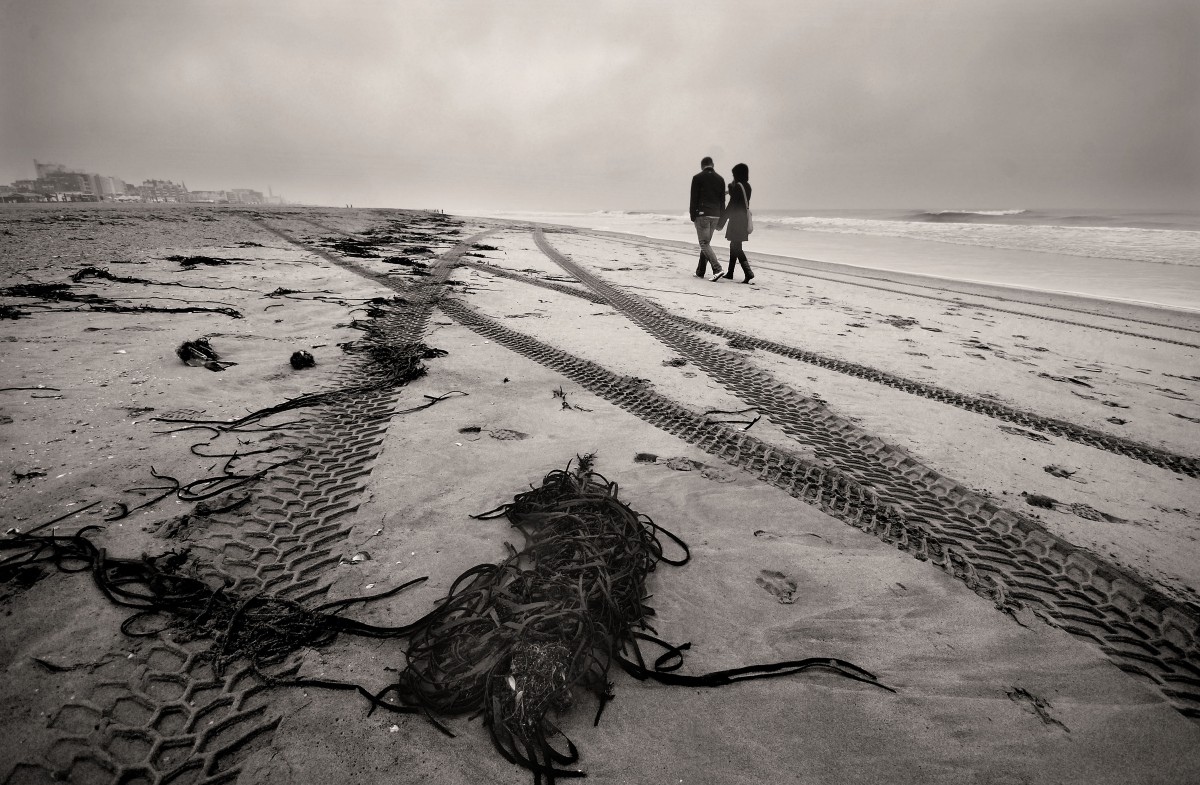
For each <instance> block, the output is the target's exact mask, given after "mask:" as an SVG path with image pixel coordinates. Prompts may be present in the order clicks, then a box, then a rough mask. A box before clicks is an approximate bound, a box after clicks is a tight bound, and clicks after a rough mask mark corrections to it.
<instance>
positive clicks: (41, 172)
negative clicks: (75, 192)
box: [33, 158, 67, 180]
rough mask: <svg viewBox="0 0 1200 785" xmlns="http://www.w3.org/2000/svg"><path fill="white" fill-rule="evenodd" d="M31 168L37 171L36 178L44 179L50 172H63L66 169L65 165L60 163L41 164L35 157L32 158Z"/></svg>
mask: <svg viewBox="0 0 1200 785" xmlns="http://www.w3.org/2000/svg"><path fill="white" fill-rule="evenodd" d="M33 168H34V171H36V172H37V179H39V180H45V179H47V178H49V176H50V175H52V174H63V173H65V172H66V171H67V167H65V166H63V165H62V164H43V163H40V162H39V161H38V160H37V159H36V158H35V159H33Z"/></svg>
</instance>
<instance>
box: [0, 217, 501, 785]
mask: <svg viewBox="0 0 1200 785" xmlns="http://www.w3.org/2000/svg"><path fill="white" fill-rule="evenodd" d="M250 220H252V222H253V223H255V224H256V225H257V226H259V227H261V228H262V229H264V230H266V231H268V232H270V233H272V234H274V235H276V236H278V237H281V238H283V239H284V240H286V241H287V242H289V243H294V244H296V245H299V246H301V247H303V248H305V249H306V250H308V251H311V252H313V253H316V254H317V255H319V256H320V257H321V258H323V259H325V260H326V261H328V262H330V263H332V264H335V265H337V266H338V267H341V268H344V269H347V270H350V271H352V272H355V273H357V274H359V275H364V276H366V277H369V278H371V279H372V280H375V281H377V282H379V283H381V284H383V285H384V286H387V287H388V288H391V289H393V290H397V291H401V292H402V293H403V294H404V296H405V299H406V301H407V303H408V306H407V307H405V308H403V309H402V310H393V312H392V313H391V314H389V315H388V316H386V317H383V318H382V319H381V320H380V322H379V323H378V325H377V326H379V327H380V334H381V335H383V336H384V337H385V338H386V339H387V340H388V341H389V342H392V343H395V344H397V345H405V344H409V343H415V342H416V341H417V340H419V338H420V337H421V336H422V335H423V334H424V333H425V331H426V328H427V326H428V322H429V318H430V316H431V315H432V313H433V310H434V305H435V303H436V301H437V299H438V298H439V297H440V296H441V293H442V289H443V288H444V283H445V281H446V279H447V278H448V276H449V274H450V272H451V271H452V270H453V267H454V263H455V262H456V261H457V259H458V258H459V257H460V256H461V255H462V254H463V253H464V252H466V251H467V250H470V244H471V243H472V242H475V241H477V240H478V239H480V238H482V237H483V236H485V235H486V234H488V232H484V233H481V234H477V235H474V236H472V237H470V238H468V239H467V240H465V241H463V242H460V243H458V244H456V245H455V246H454V247H453V248H451V249H450V250H449V251H447V252H446V253H445V254H442V255H441V257H439V259H438V260H437V262H436V263H435V264H434V265H433V266H431V268H430V273H431V274H430V276H429V277H427V278H425V279H423V280H422V281H421V284H420V285H417V286H408V287H400V286H398V285H397V284H396V282H394V281H388V280H386V278H384V277H380V276H376V275H372V274H371V273H370V271H369V270H367V269H366V268H364V267H362V266H361V265H358V264H356V263H354V262H350V261H347V260H344V259H339V258H336V257H333V256H332V255H330V254H327V253H325V252H324V251H322V250H321V249H318V248H316V247H314V246H311V245H309V244H306V243H303V242H300V241H297V240H295V239H293V238H291V237H290V236H289V235H288V234H287V233H285V232H282V231H280V230H278V229H276V228H274V227H272V226H270V225H268V224H267V223H265V221H263V220H262V219H250ZM373 373H378V370H377V369H373V368H372V367H370V366H368V365H367V363H366V362H365V360H363V359H360V358H358V357H354V358H351V359H348V360H347V361H346V362H344V363H343V368H342V369H341V370H340V372H339V374H338V376H337V380H336V382H335V384H334V387H333V389H334V390H336V389H341V388H347V387H354V386H360V385H362V384H363V383H364V381H371V380H372V374H373ZM399 395H400V392H399V391H398V390H382V391H378V392H373V393H370V394H364V395H357V396H353V397H350V396H341V397H339V398H338V399H337V400H334V401H333V402H331V403H329V404H327V405H324V406H322V407H321V408H319V409H316V410H313V411H312V412H311V413H310V414H309V416H308V417H307V418H306V420H305V421H304V422H302V423H301V424H300V425H299V426H298V427H296V428H295V429H294V431H293V432H292V434H293V435H292V438H293V439H294V444H295V446H296V447H298V448H300V449H301V450H304V451H305V452H306V453H307V454H306V456H305V457H304V458H303V459H301V460H299V461H297V462H296V463H294V464H291V465H289V466H287V467H284V468H281V469H279V470H276V471H275V472H272V473H271V474H270V475H267V476H266V477H264V478H263V480H262V481H260V484H259V485H258V486H257V487H256V488H255V493H254V494H253V501H252V504H251V505H249V506H247V507H243V508H242V509H241V510H239V511H238V513H237V514H231V513H227V514H223V515H215V516H212V517H211V518H210V519H209V521H210V523H209V524H208V527H207V532H206V536H205V538H204V539H203V540H201V541H199V542H197V543H194V547H195V549H196V550H201V551H204V552H206V553H207V554H208V555H209V556H210V557H211V558H212V560H213V561H212V565H211V568H210V569H211V574H213V575H216V576H218V577H219V578H220V579H222V580H224V581H227V582H228V584H229V585H230V586H231V587H232V588H233V589H234V590H235V591H237V592H239V593H246V594H253V593H256V592H268V593H273V594H278V595H281V596H283V597H287V598H289V599H292V600H296V601H298V602H309V601H317V600H319V599H320V598H322V597H323V596H324V594H325V592H326V591H327V590H328V585H327V584H326V583H325V582H324V581H323V576H324V575H325V573H326V572H327V571H328V570H329V569H330V568H332V567H333V566H335V565H336V564H338V562H339V560H340V556H339V553H338V547H339V545H340V543H341V542H342V541H344V540H345V539H346V538H347V537H348V536H349V533H350V522H351V516H352V514H353V513H354V512H355V511H356V510H357V509H358V499H359V497H360V496H361V494H362V492H363V491H364V490H365V488H366V485H367V481H368V478H369V476H370V473H371V468H372V465H373V464H374V461H375V458H376V456H377V455H378V453H379V450H380V449H381V446H382V443H383V439H384V436H385V435H386V432H387V428H388V425H389V420H390V418H391V416H392V415H393V413H394V412H395V410H396V404H397V400H398V398H399ZM131 648H132V651H131V652H130V655H129V667H128V668H126V673H125V678H123V679H121V680H108V681H104V682H100V683H98V684H94V685H87V686H86V687H85V688H84V689H81V690H80V695H79V699H78V700H76V699H72V700H71V701H70V702H68V703H67V704H65V705H64V706H63V707H62V708H61V709H59V711H58V712H57V713H56V714H55V715H54V716H53V717H52V718H51V719H50V722H49V727H51V728H52V729H54V730H55V731H56V732H57V733H58V735H57V737H56V738H55V739H54V740H53V741H52V742H51V744H50V746H49V748H48V749H47V750H46V751H45V753H44V756H43V758H42V760H40V761H37V762H27V763H20V764H18V765H17V766H16V767H15V768H14V769H13V770H12V771H11V772H9V773H8V776H7V778H6V779H5V783H6V785H24V783H45V782H54V781H68V782H80V783H89V784H90V783H119V784H120V785H125V784H126V783H152V784H153V785H165V783H177V782H188V783H202V784H203V785H216V784H217V783H228V782H232V781H234V780H235V779H237V777H238V775H239V772H240V765H241V764H242V763H243V762H244V761H245V760H246V758H247V757H248V756H249V755H250V754H252V753H253V752H254V751H256V750H259V749H263V748H264V747H266V746H268V745H269V744H270V743H271V738H272V736H273V734H274V732H275V730H276V728H277V727H278V725H279V723H280V721H281V719H282V718H281V715H279V714H278V713H277V712H274V711H272V710H271V708H270V705H269V702H268V697H269V690H268V688H267V687H266V686H265V685H263V684H262V683H261V682H260V681H259V680H258V679H257V677H256V676H254V674H253V673H252V671H251V670H250V668H249V667H248V666H244V665H243V666H240V667H234V668H230V669H229V670H228V671H227V672H226V673H225V675H223V676H222V675H219V674H217V673H216V672H215V670H214V668H213V665H212V663H211V661H210V660H209V659H208V658H207V657H206V656H204V649H205V648H206V647H205V646H204V645H203V644H202V643H201V642H198V641H197V642H191V643H186V644H181V643H178V642H175V641H170V640H166V639H162V638H156V639H146V640H144V641H141V642H136V643H134V644H133V645H132V647H131ZM297 668H299V664H298V663H297V664H295V665H293V666H291V670H287V669H285V670H284V671H283V672H281V673H280V674H279V675H280V677H281V678H286V677H287V676H289V675H292V674H294V672H295V669H297Z"/></svg>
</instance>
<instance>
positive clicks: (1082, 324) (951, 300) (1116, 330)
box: [539, 230, 1200, 349]
mask: <svg viewBox="0 0 1200 785" xmlns="http://www.w3.org/2000/svg"><path fill="white" fill-rule="evenodd" d="M539 231H540V230H539ZM578 233H579V234H584V235H587V236H589V237H596V238H599V239H606V240H616V238H612V237H607V236H604V235H597V234H594V233H591V232H586V231H580V232H578ZM624 242H627V243H630V244H633V245H641V246H645V245H647V244H648V243H644V242H643V243H635V242H634V241H631V240H625V241H624ZM658 247H659V248H665V249H667V250H670V251H675V252H679V253H683V251H682V250H681V249H679V248H675V247H672V246H662V245H659V246H658ZM781 272H786V274H788V275H796V276H802V277H806V278H815V279H816V280H818V281H829V282H831V283H839V284H844V285H846V286H859V287H862V288H864V289H875V290H877V291H880V292H887V293H888V294H901V295H905V296H907V297H920V298H922V299H925V300H935V301H937V302H943V303H949V304H951V305H954V306H957V307H959V308H982V309H984V310H988V311H996V312H997V313H1006V314H1012V315H1015V316H1026V317H1028V318H1030V319H1040V320H1042V321H1046V322H1057V323H1059V324H1069V325H1071V326H1073V327H1086V328H1088V329H1091V330H1102V331H1104V332H1109V333H1115V334H1117V335H1128V336H1131V337H1133V338H1142V339H1145V340H1147V341H1157V342H1159V343H1169V344H1173V345H1175V346H1185V347H1187V348H1189V349H1200V344H1194V343H1188V342H1186V341H1180V340H1176V339H1174V338H1165V337H1162V336H1158V335H1147V334H1145V333H1137V332H1132V331H1130V330H1122V329H1119V328H1116V327H1105V326H1103V325H1098V324H1089V323H1087V322H1075V321H1071V320H1069V319H1060V318H1057V317H1054V316H1044V315H1042V314H1036V313H1029V312H1027V311H1014V310H1011V309H1008V308H1001V307H999V306H996V305H988V304H986V303H975V302H968V301H966V300H959V299H955V298H953V297H938V296H936V295H932V294H921V293H919V292H902V291H897V290H896V289H891V288H888V287H886V286H879V285H876V284H869V283H862V282H860V281H846V280H842V279H840V278H830V277H828V276H824V275H817V274H815V273H812V272H809V271H807V270H805V271H803V272H801V271H799V270H795V269H788V270H786V271H783V270H781ZM842 274H843V275H845V276H847V277H854V278H867V279H868V280H872V281H875V280H885V281H886V280H888V279H886V278H884V279H879V278H873V277H870V276H857V275H855V274H854V273H842ZM889 282H890V283H893V284H895V285H898V286H911V287H914V288H920V289H930V290H932V291H935V292H950V291H954V290H953V289H945V288H941V287H937V286H931V285H928V284H918V283H907V282H896V281H889ZM965 296H968V297H989V298H990V299H995V300H1001V301H1003V302H1011V303H1019V304H1021V305H1032V306H1034V307H1035V308H1051V309H1054V310H1058V311H1070V312H1072V313H1080V314H1085V315H1087V316H1094V317H1096V318H1098V319H1119V320H1121V321H1124V322H1134V323H1137V324H1145V325H1148V326H1152V327H1162V328H1164V329H1167V330H1182V331H1185V332H1200V329H1196V328H1192V327H1182V326H1179V325H1173V324H1163V323H1161V322H1152V321H1149V320H1147V319H1138V318H1135V317H1132V316H1130V317H1126V316H1110V315H1108V314H1103V313H1096V312H1094V311H1087V310H1084V309H1082V308H1071V307H1068V306H1062V305H1049V304H1046V303H1037V302H1032V301H1029V300H1017V299H1011V298H1008V297H1000V296H999V295H979V294H966V295H965Z"/></svg>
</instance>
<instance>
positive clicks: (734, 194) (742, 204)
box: [688, 156, 754, 283]
mask: <svg viewBox="0 0 1200 785" xmlns="http://www.w3.org/2000/svg"><path fill="white" fill-rule="evenodd" d="M700 167H701V168H700V173H699V174H697V175H696V176H695V177H693V178H692V201H691V206H690V208H689V210H688V212H689V214H690V215H691V217H692V223H694V224H695V225H696V238H697V239H698V240H699V241H700V263H699V264H698V265H696V277H697V278H703V277H704V267H705V265H706V264H711V265H712V271H713V280H714V281H719V280H721V279H722V278H733V266H734V264H735V263H741V265H742V274H743V275H745V276H746V280H744V281H742V283H750V282H751V281H753V280H754V273H753V271H751V270H750V260H749V259H747V258H746V252H745V251H743V250H742V243H744V242H746V240H748V239H750V232H752V231H754V226H753V224H752V223H751V220H750V193H751V192H752V191H753V189H752V188H751V187H750V182H749V179H750V167H748V166H746V165H745V164H738V165H737V166H735V167H733V182H732V183H730V184H729V190H728V194H729V203H728V204H726V203H725V194H726V193H727V192H726V189H725V178H724V177H722V176H721V175H719V174H717V172H716V170H715V169H713V159H711V158H709V157H708V156H705V157H704V158H703V159H702V160H701V161H700ZM727 224H728V226H726V225H727ZM722 227H726V228H725V239H726V240H728V241H729V271H728V272H726V273H724V274H722V273H721V263H720V261H718V260H717V254H716V253H715V252H714V251H713V249H712V245H710V243H711V242H712V236H713V232H715V231H716V230H717V229H720V228H722Z"/></svg>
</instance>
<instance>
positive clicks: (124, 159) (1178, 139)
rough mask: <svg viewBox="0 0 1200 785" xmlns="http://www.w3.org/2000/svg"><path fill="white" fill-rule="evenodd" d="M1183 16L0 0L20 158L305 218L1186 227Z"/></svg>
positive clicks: (1181, 11) (816, 6)
mask: <svg viewBox="0 0 1200 785" xmlns="http://www.w3.org/2000/svg"><path fill="white" fill-rule="evenodd" d="M1198 82H1200V7H1198V6H1197V5H1196V4H1195V3H1192V2H1187V0H1151V1H1150V2H1147V3H1142V4H1136V5H1135V4H1129V3H1126V2H1123V1H1121V0H1077V1H1076V2H1071V3H1060V4H1045V3H1041V2H1031V1H1030V0H1011V1H1010V2H1004V3H995V2H983V1H982V0H958V1H957V2H948V1H946V0H928V1H926V2H898V1H896V0H893V1H891V2H883V1H882V0H881V1H868V2H855V3H840V2H832V1H831V0H815V1H814V2H811V3H807V4H804V5H793V4H790V3H782V2H745V3H740V4H737V5H733V4H727V3H709V2H689V3H686V4H684V3H676V2H664V3H653V4H647V3H635V2H615V1H614V2H601V3H593V4H587V5H581V4H566V3H556V2H548V1H539V2H531V1H522V0H518V1H516V2H511V3H487V2H476V1H474V0H464V2H456V3H425V2H422V3H417V2H400V3H391V2H389V3H384V2H361V3H353V4H334V3H326V2H311V1H304V0H301V1H300V2H287V3H284V2H274V1H273V0H264V1H263V2H254V3H227V2H191V1H190V0H181V1H180V2H173V3H170V4H159V3H152V2H142V1H141V0H138V1H137V2H133V1H131V0H113V1H112V2H106V3H103V4H92V3H82V2H63V1H62V0H41V1H40V2H30V1H26V0H21V1H17V2H12V1H11V0H10V1H9V2H4V3H0V106H2V107H3V111H2V112H0V181H3V182H11V181H14V180H18V179H25V178H28V177H30V176H31V174H32V161H33V160H34V159H37V160H42V161H44V160H52V161H57V162H61V163H63V164H65V165H66V166H68V167H87V168H89V169H93V170H95V171H101V172H117V173H123V174H122V176H124V177H126V178H127V179H128V180H129V181H140V180H142V179H145V178H151V177H162V178H167V179H171V180H175V181H177V182H187V183H188V184H189V185H190V186H191V187H193V188H208V187H216V185H215V184H222V183H233V182H240V183H259V184H266V183H270V184H271V185H272V187H273V188H274V189H275V190H276V192H284V193H287V194H288V195H289V197H290V198H292V199H294V200H297V201H301V202H308V203H319V204H330V205H341V204H348V203H353V204H355V205H356V206H379V207H418V208H421V207H440V208H443V209H446V210H450V211H460V212H466V211H469V210H493V211H495V210H547V211H550V210H563V211H587V210H603V209H608V210H632V209H663V208H669V207H672V206H676V205H678V206H679V209H680V211H682V210H684V209H685V208H686V189H687V182H688V180H689V179H690V177H691V175H692V174H693V173H694V172H695V171H696V169H697V168H698V164H699V160H700V158H701V157H702V156H704V155H711V156H713V157H714V158H715V159H716V162H717V168H718V170H720V171H722V172H725V173H728V171H729V169H730V167H731V166H732V165H733V164H734V163H737V162H746V163H747V164H749V166H750V173H751V181H752V182H753V183H754V185H755V192H756V197H757V199H758V203H759V205H760V206H761V207H762V208H763V209H768V208H772V207H773V208H777V209H787V208H813V209H818V208H827V209H832V208H877V207H924V208H930V209H949V208H979V209H988V208H1020V207H1106V206H1107V207H1119V208H1127V209H1136V208H1145V209H1152V208H1173V209H1198V208H1200V144H1198V143H1197V140H1200V91H1197V90H1196V89H1195V85H1196V84H1197V83H1198Z"/></svg>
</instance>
